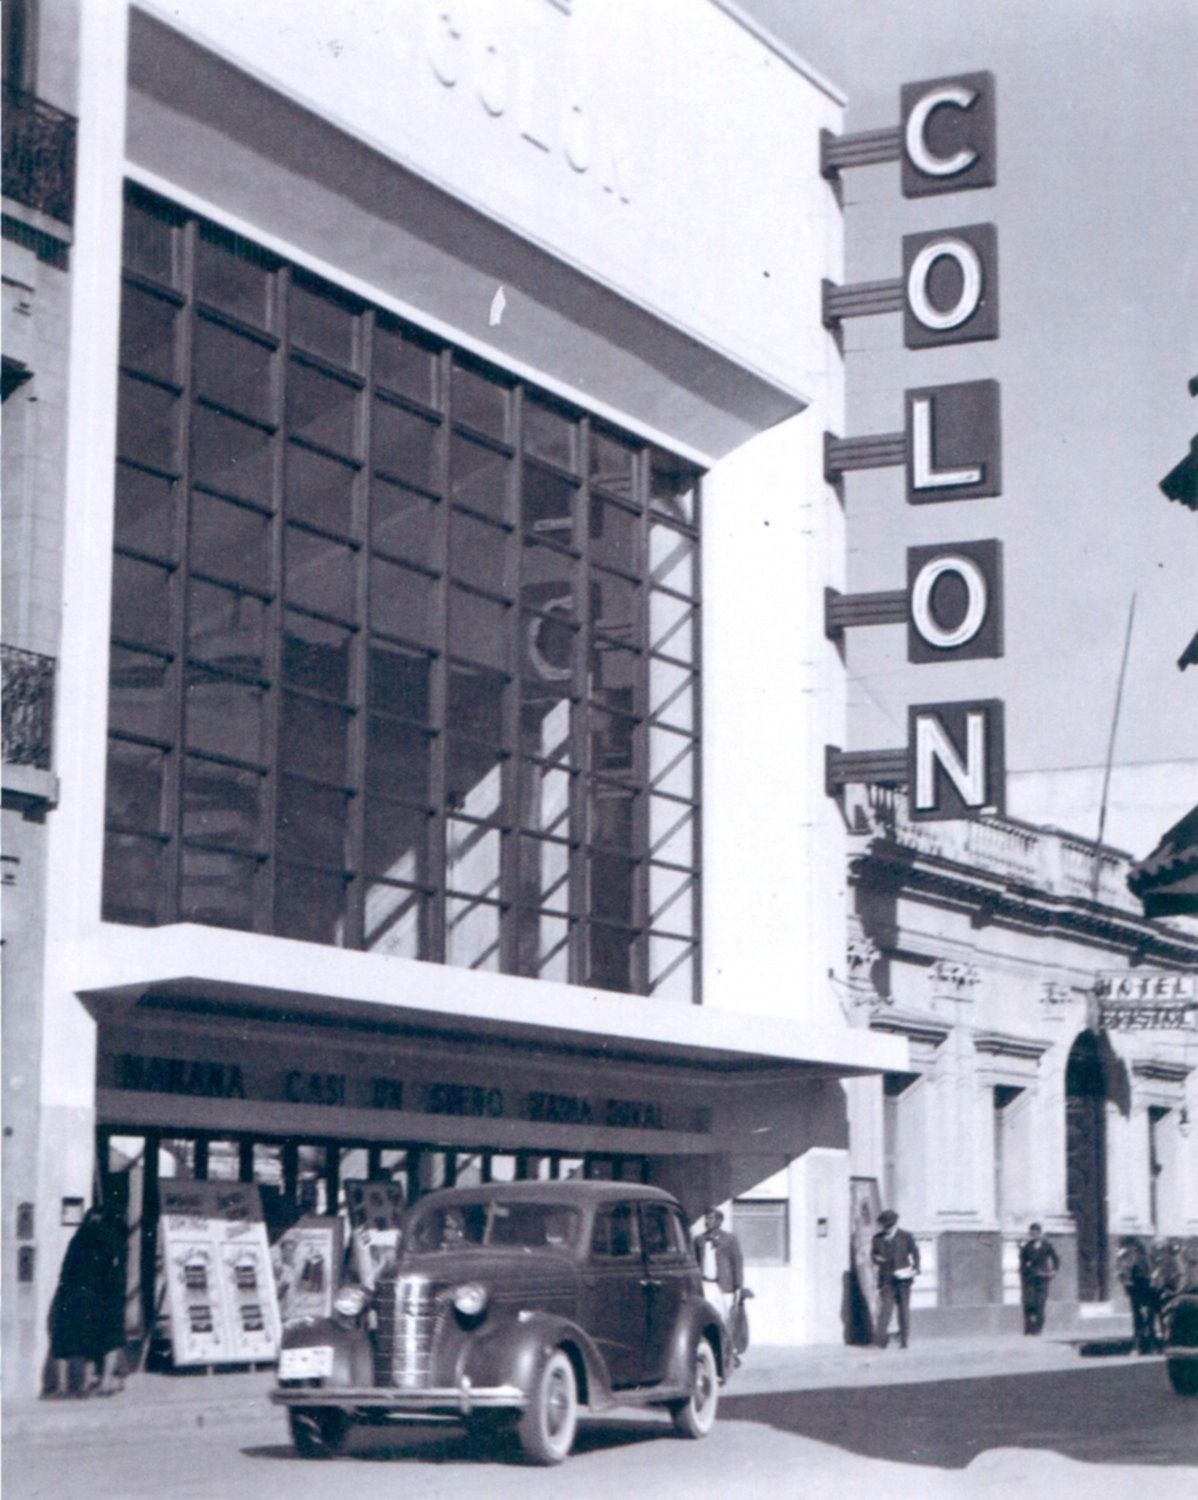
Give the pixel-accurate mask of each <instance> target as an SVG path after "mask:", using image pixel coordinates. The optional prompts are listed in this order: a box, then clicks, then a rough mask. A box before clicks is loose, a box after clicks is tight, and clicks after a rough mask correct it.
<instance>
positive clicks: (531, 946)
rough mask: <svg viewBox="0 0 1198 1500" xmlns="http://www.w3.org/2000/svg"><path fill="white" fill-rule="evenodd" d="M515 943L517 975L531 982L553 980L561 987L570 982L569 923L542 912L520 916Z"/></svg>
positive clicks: (564, 919)
mask: <svg viewBox="0 0 1198 1500" xmlns="http://www.w3.org/2000/svg"><path fill="white" fill-rule="evenodd" d="M517 942H518V946H519V954H518V959H517V973H520V974H526V975H528V976H530V977H531V978H533V979H555V980H557V981H558V982H559V983H561V984H565V983H566V982H567V981H568V980H569V978H570V923H569V921H568V920H567V919H566V918H565V917H560V916H554V915H553V914H552V913H550V912H543V911H525V912H521V914H520V930H519V932H518V934H517Z"/></svg>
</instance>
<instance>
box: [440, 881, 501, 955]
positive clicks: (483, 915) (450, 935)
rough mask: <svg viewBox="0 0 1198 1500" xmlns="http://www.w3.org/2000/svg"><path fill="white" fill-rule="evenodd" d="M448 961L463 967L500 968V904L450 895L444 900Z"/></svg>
mask: <svg viewBox="0 0 1198 1500" xmlns="http://www.w3.org/2000/svg"><path fill="white" fill-rule="evenodd" d="M445 961H446V963H449V964H454V965H456V966H457V967H458V968H462V969H490V970H492V971H497V970H498V968H499V908H498V907H497V906H489V905H487V904H486V903H484V902H481V901H464V900H462V899H460V898H459V897H457V896H449V897H447V899H446V902H445Z"/></svg>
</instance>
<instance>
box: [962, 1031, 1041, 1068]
mask: <svg viewBox="0 0 1198 1500" xmlns="http://www.w3.org/2000/svg"><path fill="white" fill-rule="evenodd" d="M973 1046H974V1051H975V1052H986V1053H989V1054H990V1055H991V1056H993V1057H1023V1058H1032V1059H1034V1060H1035V1061H1036V1062H1039V1061H1040V1059H1041V1058H1042V1057H1043V1056H1044V1054H1045V1053H1046V1052H1047V1051H1048V1049H1049V1048H1050V1047H1051V1046H1052V1043H1051V1042H1046V1041H1042V1040H1041V1039H1040V1038H1039V1037H1030V1036H1013V1035H1012V1034H1011V1033H1010V1032H1007V1031H979V1032H978V1033H977V1034H976V1035H975V1037H974V1039H973Z"/></svg>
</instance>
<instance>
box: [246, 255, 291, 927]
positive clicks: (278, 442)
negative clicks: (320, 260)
mask: <svg viewBox="0 0 1198 1500" xmlns="http://www.w3.org/2000/svg"><path fill="white" fill-rule="evenodd" d="M290 284H291V270H290V268H289V267H288V266H280V267H279V269H278V270H277V271H276V272H275V279H274V286H273V288H272V292H273V295H272V297H271V307H270V313H271V315H272V316H273V318H274V324H275V331H276V332H277V333H278V335H279V348H278V353H277V354H276V355H275V358H276V359H277V360H278V365H277V367H276V369H275V380H274V416H275V438H274V452H273V454H272V456H271V457H272V462H271V483H270V497H271V504H272V506H273V508H274V528H273V542H274V545H273V547H272V548H271V554H270V589H271V600H270V603H269V604H268V605H267V610H266V642H265V651H264V660H263V671H264V673H265V676H266V680H267V693H266V703H267V710H266V726H265V731H266V764H267V766H268V767H269V770H268V772H267V775H266V777H265V785H264V786H263V795H262V804H263V805H262V812H261V817H262V826H263V828H264V829H265V830H266V837H265V840H264V845H263V847H264V849H265V852H266V864H265V871H264V873H261V872H260V874H259V878H258V883H257V890H256V899H255V902H254V926H255V928H256V929H257V930H258V931H260V932H274V931H275V916H276V896H277V892H278V886H279V867H278V841H279V827H278V823H279V820H278V806H279V782H280V778H281V776H282V767H281V765H280V763H279V753H280V747H281V743H282V735H281V726H282V722H283V632H284V629H285V625H286V616H285V613H284V608H283V576H284V575H283V568H284V552H285V546H286V530H287V515H286V473H287V469H286V464H287V382H288V379H289V378H290V367H289V363H288V362H289V359H290V354H291V338H290V331H289V329H288V326H287V292H288V289H289V287H290Z"/></svg>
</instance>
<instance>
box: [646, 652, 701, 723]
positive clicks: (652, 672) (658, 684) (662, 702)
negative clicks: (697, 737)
mask: <svg viewBox="0 0 1198 1500" xmlns="http://www.w3.org/2000/svg"><path fill="white" fill-rule="evenodd" d="M649 713H650V717H651V718H653V719H654V720H655V721H657V722H659V723H662V724H673V725H674V726H675V727H676V728H678V729H685V730H687V731H688V732H690V733H692V734H693V733H694V732H695V730H696V729H697V728H698V724H697V723H696V719H695V674H694V673H693V672H692V671H691V670H690V668H689V667H680V666H675V665H674V664H673V663H672V662H668V661H662V660H661V658H660V657H657V656H651V657H650V658H649Z"/></svg>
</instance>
